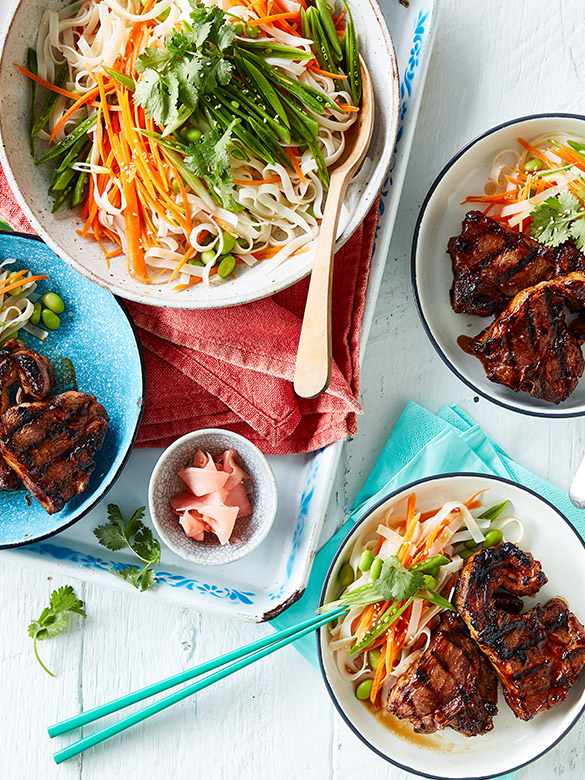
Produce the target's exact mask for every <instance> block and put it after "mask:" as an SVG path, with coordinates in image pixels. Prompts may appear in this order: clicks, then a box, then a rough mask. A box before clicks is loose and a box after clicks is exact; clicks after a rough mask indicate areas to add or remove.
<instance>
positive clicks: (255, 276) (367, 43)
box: [0, 0, 399, 309]
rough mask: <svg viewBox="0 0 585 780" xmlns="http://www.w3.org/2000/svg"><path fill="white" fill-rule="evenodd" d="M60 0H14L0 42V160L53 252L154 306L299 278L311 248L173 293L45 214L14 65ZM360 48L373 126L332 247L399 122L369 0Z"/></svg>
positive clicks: (382, 39) (68, 216) (381, 26)
mask: <svg viewBox="0 0 585 780" xmlns="http://www.w3.org/2000/svg"><path fill="white" fill-rule="evenodd" d="M66 4H67V0H20V2H18V3H17V4H16V5H15V7H14V8H13V10H12V14H11V15H10V16H9V18H8V22H7V26H6V28H5V33H4V36H3V39H2V42H1V43H0V46H1V52H0V160H1V162H2V165H3V166H4V168H5V170H6V173H7V175H8V179H9V182H10V185H11V187H12V188H13V190H14V193H15V195H16V197H17V199H18V202H19V203H20V205H21V206H22V208H23V210H24V212H25V214H26V215H27V217H28V219H29V220H30V222H31V224H32V225H33V227H34V228H35V229H36V230H37V232H38V233H39V234H40V235H41V236H42V237H43V238H44V240H45V241H46V242H47V244H49V246H50V247H52V249H54V251H55V252H56V253H57V254H58V255H59V256H60V257H62V258H63V260H65V262H67V263H69V264H70V265H71V266H72V267H73V268H75V269H76V270H77V271H79V272H80V273H81V274H83V275H84V276H86V277H87V278H88V279H91V280H92V281H93V282H96V283H97V284H99V285H101V286H102V287H105V288H107V289H108V290H110V291H111V292H114V293H116V294H118V295H121V296H123V297H124V298H128V299H130V300H134V301H139V302H143V303H148V304H151V305H154V306H169V307H174V308H185V309H200V308H201V309H206V308H217V307H222V306H233V305H236V304H240V303H246V302H249V301H253V300H257V299H259V298H264V297H266V296H268V295H272V294H273V293H275V292H278V291H279V290H282V289H284V288H285V287H288V286H289V285H291V284H294V283H295V282H297V281H299V280H300V279H302V278H303V277H304V276H306V275H307V274H308V273H309V272H310V270H311V266H312V261H313V252H312V251H310V252H305V253H303V254H300V255H298V256H295V257H292V258H290V259H289V260H287V261H286V262H285V263H282V264H281V265H280V266H279V267H278V268H274V269H273V270H270V269H269V267H267V266H266V262H264V263H258V264H257V265H256V266H254V267H253V268H247V267H244V265H243V264H241V266H240V267H239V268H238V271H237V274H238V275H237V278H236V279H230V280H229V281H226V282H225V283H223V284H219V285H214V286H212V287H206V286H205V285H203V284H198V285H195V286H194V287H192V288H190V289H188V290H184V291H183V292H173V291H172V289H171V287H170V286H167V287H165V286H157V285H155V284H153V285H149V286H148V288H146V286H145V285H144V284H142V283H141V282H137V281H136V280H134V279H132V278H131V277H130V275H129V274H128V272H127V270H126V262H125V261H124V259H123V258H121V259H120V258H115V259H114V261H113V262H112V264H111V268H109V269H108V268H107V266H106V262H105V260H104V256H103V254H102V251H101V249H100V247H99V245H98V244H97V243H96V242H95V241H92V240H88V239H84V238H82V237H81V236H79V235H77V233H76V232H75V231H76V230H77V229H79V227H80V225H81V220H80V216H79V210H78V209H77V210H73V211H69V210H68V209H67V208H64V209H62V210H61V211H59V212H58V213H57V214H51V198H50V197H49V196H48V195H47V189H48V186H49V181H50V178H51V170H50V165H45V166H40V167H38V168H37V167H36V166H35V164H34V161H33V158H32V156H31V154H30V150H29V145H28V134H27V131H26V128H28V117H29V100H30V90H29V85H28V84H27V79H26V78H25V77H24V76H22V75H21V74H20V73H19V72H18V71H17V69H16V68H15V66H14V63H19V64H21V65H25V64H26V57H27V49H28V47H29V46H32V47H35V46H36V38H37V33H38V28H39V22H40V19H41V16H42V14H43V11H44V10H45V9H46V8H47V7H49V8H53V9H55V10H59V9H61V8H63V7H64V6H65V5H66ZM351 7H352V10H353V16H354V20H355V24H356V29H357V34H358V38H359V42H360V49H361V53H362V55H363V57H364V59H365V61H366V64H367V65H368V68H369V71H370V75H371V78H372V84H373V88H374V97H375V124H374V132H373V136H372V142H371V145H370V150H369V152H368V155H367V158H366V161H365V163H364V164H363V165H362V168H361V170H360V171H359V172H358V174H357V175H356V176H355V178H354V180H353V181H352V182H351V183H350V185H349V187H348V190H347V195H346V198H345V204H344V209H343V212H342V214H341V219H340V227H339V232H338V241H337V247H340V246H341V245H342V244H344V243H345V242H346V241H347V240H348V238H349V237H350V236H351V234H352V233H353V232H354V231H355V229H356V228H357V227H358V225H359V224H360V223H361V222H362V221H363V219H364V217H365V216H366V214H367V213H368V210H369V209H370V207H371V206H372V204H373V203H374V201H375V199H376V196H377V194H378V192H379V190H380V188H381V186H382V184H383V182H384V179H385V177H386V173H387V170H388V168H389V165H390V160H391V157H392V153H393V151H394V142H395V138H396V131H397V128H398V119H399V95H398V83H399V77H398V66H397V63H396V57H395V54H394V47H393V45H392V40H391V38H390V34H389V32H388V28H387V27H386V23H385V21H384V18H383V16H382V13H381V11H380V9H379V8H378V6H377V4H376V2H375V0H351Z"/></svg>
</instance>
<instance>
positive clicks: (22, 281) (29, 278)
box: [0, 275, 49, 295]
mask: <svg viewBox="0 0 585 780" xmlns="http://www.w3.org/2000/svg"><path fill="white" fill-rule="evenodd" d="M48 278H49V277H48V276H44V275H39V276H27V277H26V278H25V279H19V280H18V281H17V282H13V281H12V280H13V279H14V277H11V278H10V282H11V284H7V285H5V286H3V287H0V294H1V295H3V294H4V293H7V292H10V290H15V289H16V288H17V287H20V286H21V284H29V283H30V282H38V281H40V280H41V279H48Z"/></svg>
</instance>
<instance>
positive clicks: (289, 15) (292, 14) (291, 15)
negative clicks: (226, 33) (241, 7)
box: [246, 11, 301, 27]
mask: <svg viewBox="0 0 585 780" xmlns="http://www.w3.org/2000/svg"><path fill="white" fill-rule="evenodd" d="M300 18H301V14H300V13H299V11H286V13H283V14H271V15H270V16H261V17H260V18H259V19H248V21H247V22H246V24H247V25H248V26H249V27H257V26H258V25H259V24H270V22H277V21H280V20H281V19H300Z"/></svg>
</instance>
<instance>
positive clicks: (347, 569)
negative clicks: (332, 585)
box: [337, 563, 353, 588]
mask: <svg viewBox="0 0 585 780" xmlns="http://www.w3.org/2000/svg"><path fill="white" fill-rule="evenodd" d="M337 579H338V580H339V584H340V585H343V587H344V588H347V587H348V586H349V585H351V583H352V582H353V569H352V568H351V566H350V564H349V563H344V564H343V566H342V567H341V569H340V570H339V574H338V575H337Z"/></svg>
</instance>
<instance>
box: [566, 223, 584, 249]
mask: <svg viewBox="0 0 585 780" xmlns="http://www.w3.org/2000/svg"><path fill="white" fill-rule="evenodd" d="M569 236H570V237H571V238H572V239H573V240H574V241H575V245H576V247H577V249H578V250H579V251H580V252H583V251H584V250H585V219H575V220H573V222H571V227H570V228H569Z"/></svg>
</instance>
